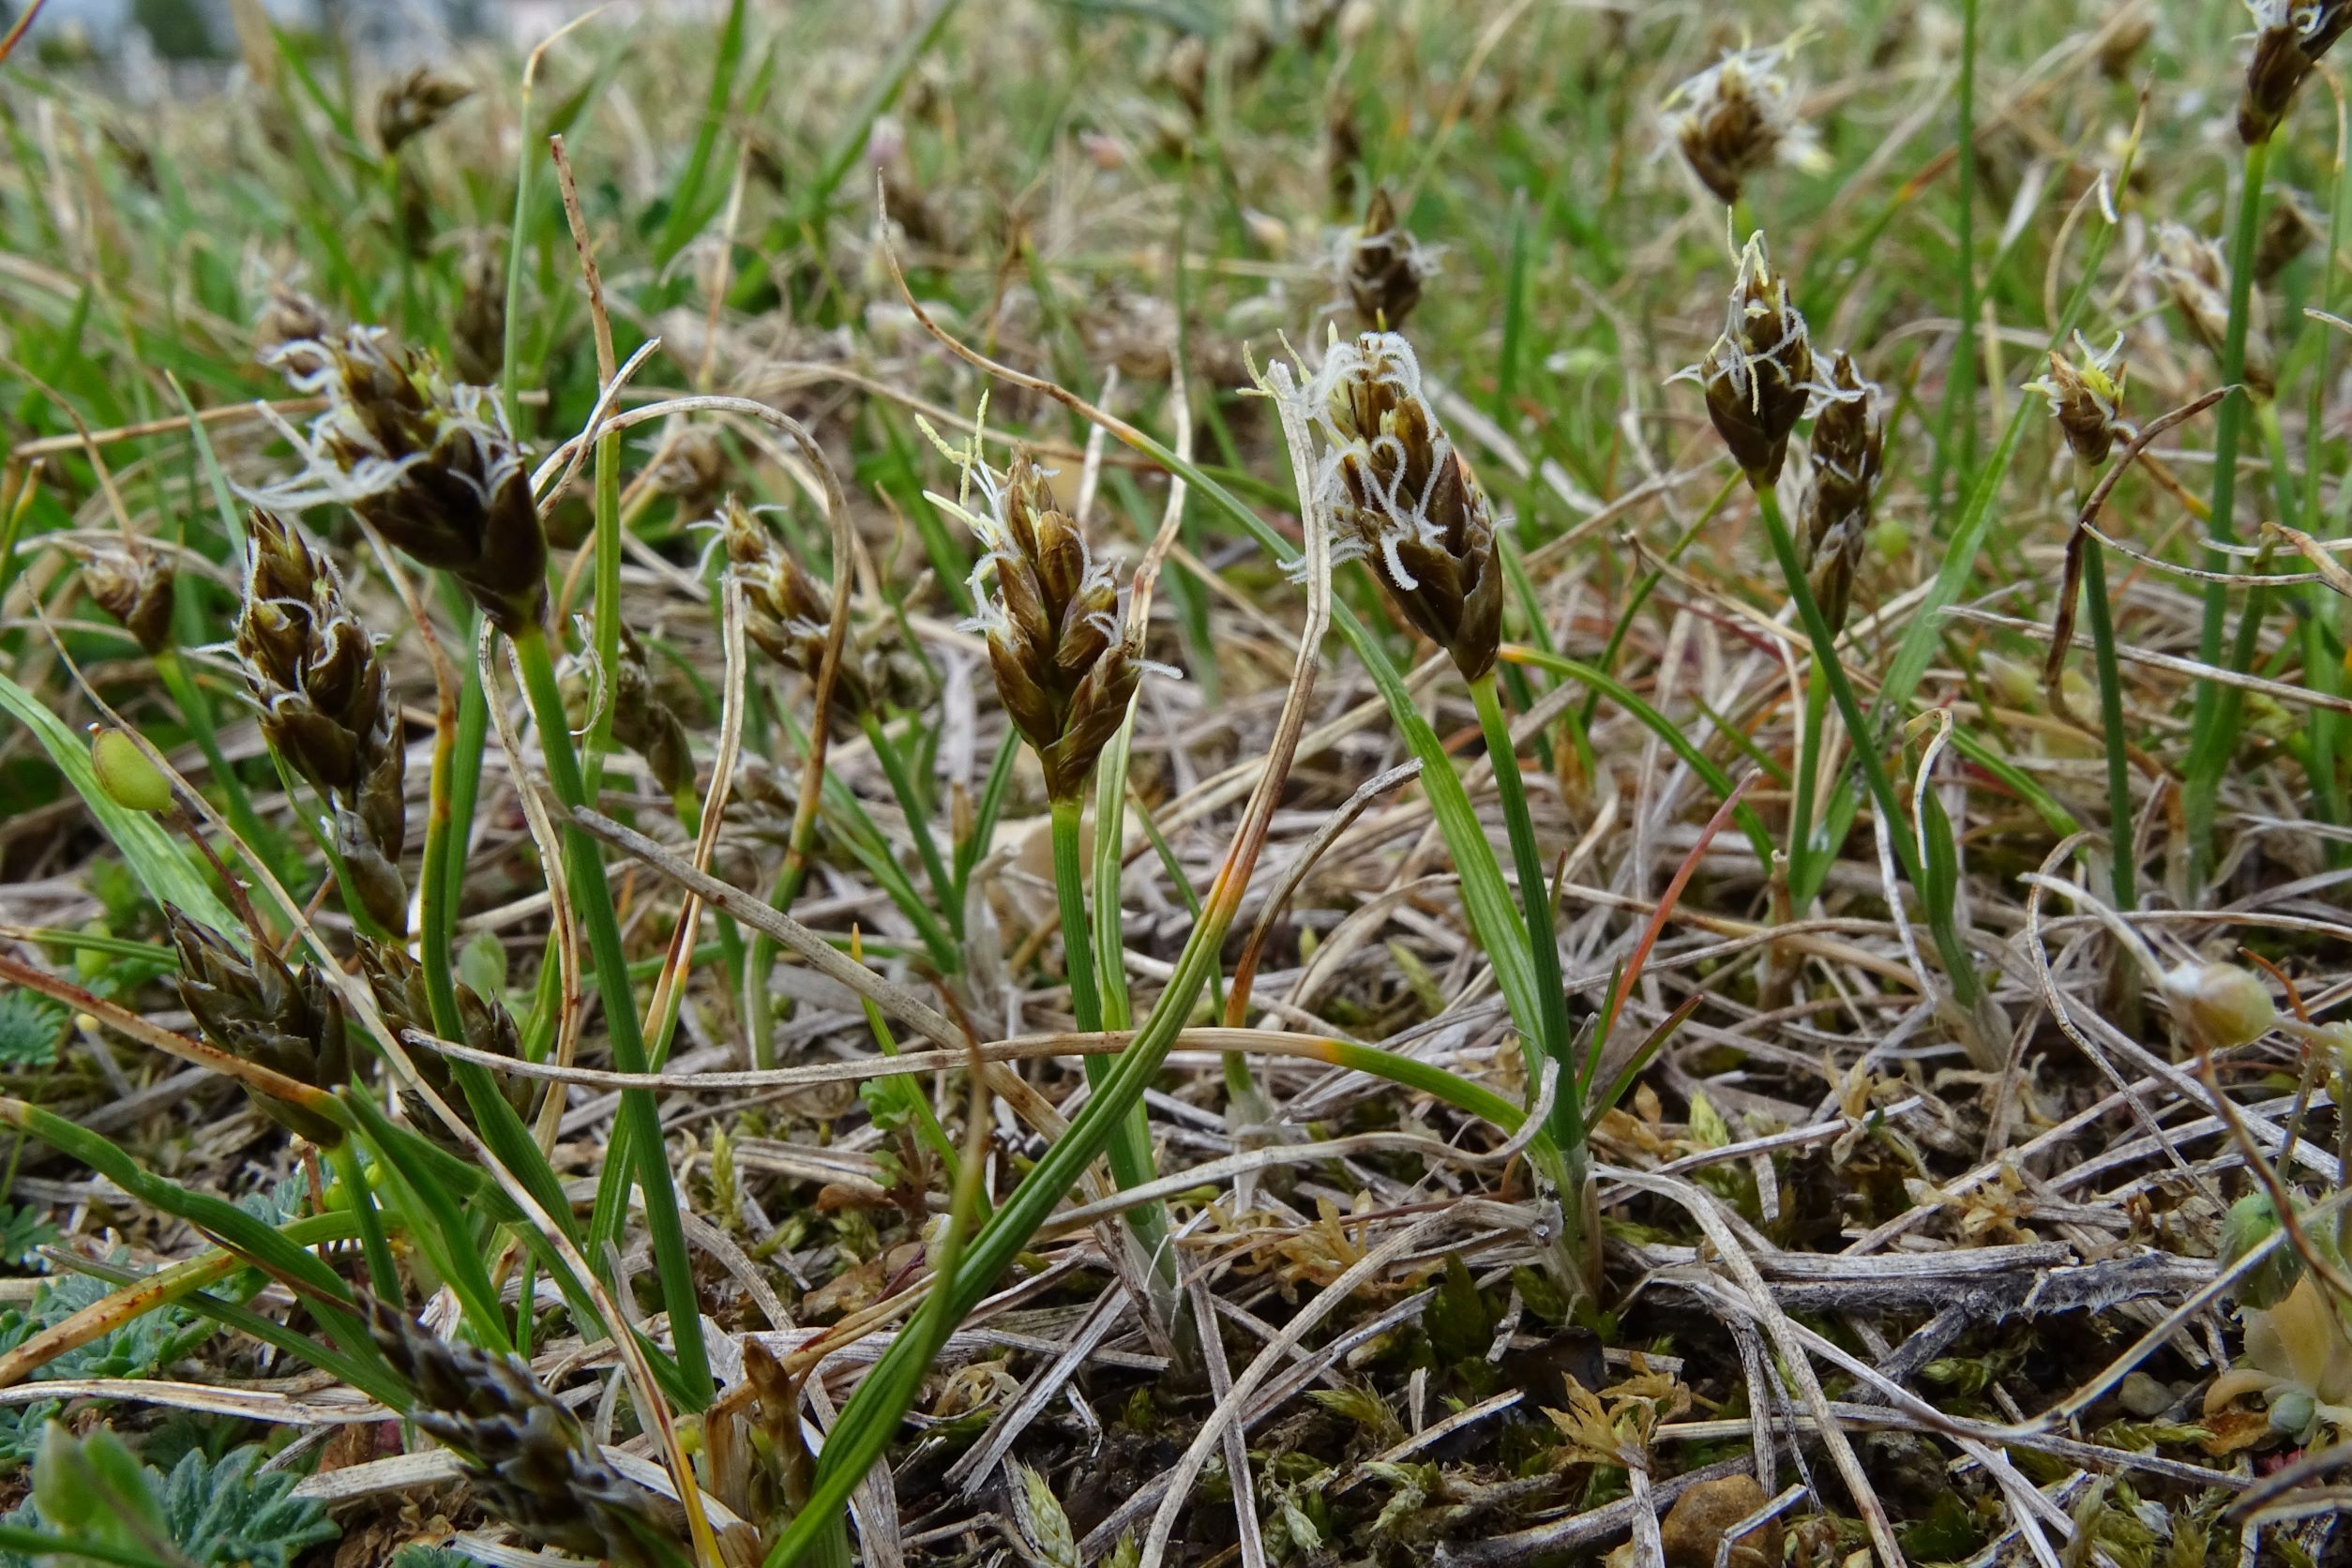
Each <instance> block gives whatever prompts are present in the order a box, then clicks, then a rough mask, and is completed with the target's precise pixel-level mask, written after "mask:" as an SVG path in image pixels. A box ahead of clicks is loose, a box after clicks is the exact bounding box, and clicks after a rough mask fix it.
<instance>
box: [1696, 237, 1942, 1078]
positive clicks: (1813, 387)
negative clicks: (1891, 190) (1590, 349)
mask: <svg viewBox="0 0 2352 1568" xmlns="http://www.w3.org/2000/svg"><path fill="white" fill-rule="evenodd" d="M1739 260H1740V264H1739V271H1738V275H1737V277H1736V278H1735V279H1734V280H1733V283H1732V288H1731V295H1730V301H1729V307H1728V310H1727V315H1726V324H1725V327H1724V331H1723V334H1722V335H1721V336H1720V337H1718V338H1717V339H1715V342H1714V344H1713V346H1712V347H1711V348H1710V349H1709V350H1708V353H1707V354H1706V357H1705V358H1703V359H1702V360H1700V362H1699V363H1698V364H1697V365H1696V366H1695V367H1693V368H1692V369H1689V370H1686V371H1684V372H1682V375H1683V377H1684V378H1686V379H1689V380H1692V381H1696V382H1697V383H1698V384H1699V385H1700V386H1701V387H1702V388H1703V389H1704V391H1705V394H1706V399H1707V413H1708V416H1709V418H1710V419H1711V421H1712V423H1713V425H1714V427H1715V431H1716V434H1717V435H1719V436H1720V437H1721V438H1722V440H1723V443H1724V445H1725V446H1726V449H1728V450H1729V452H1730V453H1731V456H1732V460H1734V461H1736V462H1737V463H1738V464H1739V465H1740V470H1741V473H1742V474H1743V475H1746V477H1747V481H1748V488H1749V490H1751V491H1752V492H1753V493H1754V494H1755V496H1756V510H1757V513H1758V514H1759V516H1760V517H1761V518H1762V520H1763V523H1764V529H1765V535H1766V537H1767V538H1768V540H1769V541H1770V543H1771V545H1772V558H1773V561H1774V563H1775V564H1776V565H1778V566H1779V567H1780V571H1781V578H1782V580H1783V582H1784V583H1785V585H1786V587H1787V593H1788V597H1789V600H1790V602H1791V603H1792V604H1794V606H1795V607H1796V611H1797V619H1798V624H1799V625H1800V626H1802V627H1803V629H1804V632H1805V636H1806V639H1807V641H1809V642H1810V643H1811V645H1812V650H1813V657H1814V668H1815V671H1817V674H1818V676H1819V678H1820V679H1821V681H1822V682H1823V684H1824V685H1826V686H1828V688H1829V694H1830V697H1831V699H1832V701H1834V702H1835V703H1836V706H1837V711H1838V716H1839V717H1840V718H1841V719H1842V720H1843V721H1844V723H1845V725H1846V730H1847V735H1848V736H1849V737H1850V738H1851V741H1852V744H1853V750H1854V757H1855V761H1856V763H1857V765H1858V767H1859V768H1860V770H1861V773H1862V780H1863V783H1864V785H1865V787H1866V788H1867V790H1868V792H1869V795H1870V799H1871V803H1872V805H1873V806H1874V807H1876V808H1877V811H1878V813H1879V817H1880V820H1881V822H1883V823H1884V824H1885V827H1886V831H1887V839H1888V842H1889V844H1890V845H1891V847H1892V852H1893V856H1894V861H1895V864H1896V866H1897V867H1898V868H1899V869H1900V870H1901V873H1902V875H1903V879H1904V881H1905V882H1907V883H1908V884H1909V885H1910V886H1911V887H1912V888H1913V889H1914V890H1916V891H1917V892H1918V893H1919V894H1920V896H1921V898H1922V903H1923V904H1924V905H1925V913H1926V916H1927V920H1928V925H1929V928H1930V930H1931V931H1932V932H1933V934H1934V937H1935V943H1936V949H1937V956H1938V957H1939V958H1940V959H1941V960H1942V963H1943V968H1944V973H1945V978H1946V981H1947V983H1948V984H1949V985H1950V987H1951V988H1952V1000H1953V1002H1954V1003H1956V1005H1957V1007H1958V1009H1959V1011H1960V1012H1961V1013H1962V1014H1963V1015H1964V1016H1967V1017H1970V1018H1972V1017H1973V1015H1974V1014H1975V1012H1976V1011H1977V1008H1978V1002H1979V999H1980V997H1981V996H1982V994H1983V988H1982V987H1981V985H1980V983H1979V981H1978V978H1977V974H1976V970H1975V967H1974V964H1973V962H1972V961H1971V959H1970V958H1969V956H1968V948H1967V946H1966V945H1965V944H1964V943H1963V942H1962V940H1961V937H1960V931H1959V926H1958V923H1957V921H1956V919H1955V917H1954V914H1953V911H1952V907H1951V904H1950V902H1949V901H1948V900H1946V899H1938V898H1937V897H1936V896H1935V890H1934V888H1933V887H1932V886H1931V883H1930V882H1929V878H1928V865H1927V860H1928V856H1927V855H1926V854H1923V853H1922V843H1921V841H1920V840H1918V839H1915V838H1914V837H1913V836H1912V834H1911V833H1910V832H1909V831H1908V830H1907V826H1906V822H1907V814H1906V813H1905V812H1904V810H1903V807H1902V803H1901V800H1900V799H1899V797H1898V796H1897V794H1896V792H1895V788H1894V783H1893V780H1892V778H1891V777H1890V776H1889V775H1888V773H1887V768H1886V763H1885V761H1883V759H1882V758H1881V756H1880V751H1879V741H1878V733H1877V728H1876V726H1875V725H1874V724H1873V723H1872V720H1871V717H1870V716H1869V714H1868V713H1866V712H1865V711H1864V710H1863V708H1862V702H1861V701H1860V699H1858V698H1857V697H1856V696H1855V693H1854V686H1853V681H1852V679H1851V678H1850V677H1849V676H1848V675H1847V671H1846V666H1845V664H1844V662H1843V660H1842V658H1841V657H1840V655H1839V652H1838V645H1837V635H1838V634H1837V627H1836V626H1834V625H1833V624H1832V621H1831V619H1830V616H1829V613H1828V611H1826V610H1825V609H1824V607H1823V602H1822V600H1823V596H1824V595H1825V594H1826V595H1827V596H1829V597H1830V599H1831V602H1832V604H1836V605H1839V607H1840V609H1841V611H1842V603H1841V598H1842V595H1843V592H1844V588H1843V583H1844V582H1846V581H1849V580H1850V566H1847V565H1843V564H1842V561H1841V557H1842V555H1843V549H1844V547H1843V546H1842V544H1841V545H1840V546H1839V548H1838V549H1837V550H1833V551H1832V552H1831V554H1830V555H1829V558H1828V559H1826V560H1825V559H1823V553H1822V550H1821V548H1820V545H1819V543H1818V542H1815V550H1814V560H1813V562H1812V563H1811V566H1812V569H1810V570H1809V569H1808V563H1807V560H1806V556H1805V545H1804V544H1802V543H1801V542H1800V539H1799V537H1798V535H1796V534H1795V533H1794V532H1793V531H1792V530H1791V529H1790V527H1789V524H1788V520H1787V515H1786V514H1785V513H1784V512H1783V510H1782V508H1781V503H1780V481H1781V475H1782V470H1783V468H1784V467H1785V466H1786V464H1787V457H1788V444H1789V438H1790V436H1791V435H1792V434H1794V432H1795V430H1796V428H1797V425H1798V422H1799V421H1800V420H1801V419H1802V418H1803V417H1804V416H1805V415H1807V413H1808V412H1810V411H1811V410H1812V409H1813V407H1814V405H1815V403H1816V400H1824V401H1825V402H1826V406H1827V408H1836V407H1838V406H1840V405H1841V404H1844V405H1847V406H1848V407H1851V406H1852V405H1854V404H1855V403H1856V402H1857V401H1858V400H1866V398H1867V395H1868V394H1867V390H1866V389H1862V388H1839V387H1837V386H1835V385H1828V386H1825V385H1823V384H1821V383H1820V382H1819V381H1818V379H1817V377H1818V370H1817V361H1816V359H1815V357H1814V354H1813V348H1812V342H1811V338H1810V335H1809V333H1808V330H1807V328H1806V325H1805V319H1804V316H1803V314H1802V312H1801V311H1799V309H1797V307H1796V305H1795V303H1794V302H1793V301H1792V300H1791V299H1790V298H1789V293H1788V284H1787V279H1785V278H1784V277H1782V276H1781V275H1780V274H1779V273H1776V272H1774V271H1773V270H1772V264H1771V262H1770V260H1769V259H1768V258H1767V256H1766V253H1765V248H1764V236H1763V235H1762V234H1760V233H1758V234H1752V235H1751V236H1750V237H1749V239H1748V242H1747V244H1746V245H1745V246H1744V247H1743V248H1741V252H1740V259H1739ZM1841 357H1842V356H1841ZM1848 369H1850V367H1848ZM1863 406H1864V407H1865V408H1866V402H1865V403H1864V404H1863ZM1847 416H1848V415H1840V418H1841V419H1843V418H1845V417H1847ZM1822 417H1823V418H1824V419H1827V418H1828V417H1829V415H1828V413H1827V412H1826V410H1825V412H1824V414H1823V416H1822ZM1832 430H1833V431H1834V430H1835V426H1834V425H1833V427H1832ZM1815 439H1816V442H1817V443H1819V442H1820V440H1821V434H1820V431H1819V429H1818V422H1817V426H1816V437H1815ZM1836 445H1850V441H1849V439H1848V438H1846V437H1834V436H1833V449H1834V448H1835V446H1836ZM1823 476H1827V475H1823ZM1828 537H1829V535H1828V533H1827V531H1826V527H1825V531H1824V533H1823V535H1822V538H1823V539H1827V538H1828ZM1817 580H1818V581H1819V584H1820V591H1819V592H1817V588H1816V583H1817ZM1935 847H1936V846H1934V844H1933V843H1932V841H1931V842H1930V843H1929V845H1928V848H1929V849H1931V850H1932V849H1934V848H1935ZM1971 1033H1977V1032H1976V1031H1974V1030H1973V1029H1971Z"/></svg>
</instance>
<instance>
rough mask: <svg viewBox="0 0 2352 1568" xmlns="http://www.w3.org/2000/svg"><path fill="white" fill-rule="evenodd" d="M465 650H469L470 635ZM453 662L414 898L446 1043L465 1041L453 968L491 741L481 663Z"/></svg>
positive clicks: (421, 957) (428, 983)
mask: <svg viewBox="0 0 2352 1568" xmlns="http://www.w3.org/2000/svg"><path fill="white" fill-rule="evenodd" d="M465 619H472V617H471V616H469V617H466V618H465ZM460 624H464V623H463V621H461V622H460ZM466 646H467V647H468V648H469V649H471V648H472V647H473V646H474V640H473V639H472V638H469V639H467V642H466ZM458 662H459V663H460V668H461V671H462V676H461V680H462V684H461V685H460V687H459V691H458V716H457V724H456V726H455V728H454V729H452V730H449V731H445V732H444V733H442V734H441V735H439V736H437V737H435V741H434V745H433V766H432V779H431V791H432V792H431V795H430V801H429V803H428V805H427V807H426V816H425V860H424V868H423V870H422V871H421V872H420V873H419V884H420V885H419V891H418V897H417V902H418V905H419V916H418V918H419V924H420V925H421V927H422V928H423V938H424V940H423V942H421V943H420V944H419V953H418V962H419V964H420V965H421V967H422V968H423V969H424V972H425V991H426V995H427V997H428V998H429V999H430V1003H431V1006H432V1015H433V1033H436V1034H438V1035H440V1036H441V1037H442V1038H443V1039H445V1040H460V1039H463V1038H464V1037H465V1032H464V1026H463V1024H462V1023H461V1022H460V1019H459V1018H458V990H457V983H456V978H455V968H454V966H455V964H456V962H457V930H458V902H459V895H460V892H461V891H462V890H463V887H464V882H465V852H466V842H467V839H468V837H470V835H471V831H472V827H473V822H474V804H475V800H476V798H477V797H478V795H479V793H480V790H481V781H482V753H483V749H484V747H485V746H486V745H487V744H488V742H489V738H490V700H489V698H488V697H487V696H486V695H485V694H484V692H483V690H482V674H481V665H480V663H479V661H478V660H476V659H475V658H473V657H471V656H468V657H465V658H463V659H460V661H458Z"/></svg>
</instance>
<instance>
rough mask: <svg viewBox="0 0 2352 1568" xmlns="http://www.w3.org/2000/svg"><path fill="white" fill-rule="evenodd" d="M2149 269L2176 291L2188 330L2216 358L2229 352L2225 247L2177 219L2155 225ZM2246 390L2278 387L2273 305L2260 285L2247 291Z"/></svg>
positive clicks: (2261, 392)
mask: <svg viewBox="0 0 2352 1568" xmlns="http://www.w3.org/2000/svg"><path fill="white" fill-rule="evenodd" d="M2149 267H2150V269H2151V270H2152V271H2153V272H2154V273H2155V274H2156V276H2157V278H2159V279H2162V280H2163V282H2164V287H2165V288H2166V289H2168V290H2170V291H2171V293H2172V302H2173V304H2174V305H2176V306H2178V307H2179V310H2180V315H2181V319H2182V320H2183V321H2185V322H2187V323H2188V325H2189V330H2190V331H2191V332H2192V333H2194V334H2195V336H2196V339H2197V341H2198V342H2200V343H2203V344H2204V345H2205V347H2206V352H2208V353H2209V354H2212V356H2213V357H2214V358H2215V359H2217V360H2218V359H2222V358H2224V357H2225V355H2224V343H2225V342H2226V340H2227V339H2228V336H2229V264H2228V263H2227V262H2225V261H2224V260H2223V259H2222V248H2221V247H2220V246H2219V245H2216V244H2215V243H2214V242H2213V241H2211V240H2209V239H2207V238H2204V237H2203V236H2202V235H2199V234H2195V233H2194V232H2193V231H2191V230H2189V229H2186V228H2183V227H2182V226H2181V225H2179V224H2178V223H2165V224H2161V225H2159V226H2158V228H2157V230H2156V255H2155V258H2154V259H2153V260H2152V261H2151V262H2150V263H2149ZM2244 374H2245V378H2246V387H2247V390H2249V391H2251V392H2253V393H2254V395H2255V396H2256V397H2259V398H2266V399H2267V398H2269V396H2270V395H2271V394H2272V393H2273V392H2274V391H2276V390H2277V388H2278V363H2277V361H2276V360H2275V359H2274V358H2273V357H2272V355H2271V353H2270V325H2269V309H2267V308H2266V307H2265V306H2264V304H2263V301H2262V295H2261V294H2260V293H2259V292H2257V291H2251V290H2250V291H2248V293H2247V295H2246V363H2245V371H2244Z"/></svg>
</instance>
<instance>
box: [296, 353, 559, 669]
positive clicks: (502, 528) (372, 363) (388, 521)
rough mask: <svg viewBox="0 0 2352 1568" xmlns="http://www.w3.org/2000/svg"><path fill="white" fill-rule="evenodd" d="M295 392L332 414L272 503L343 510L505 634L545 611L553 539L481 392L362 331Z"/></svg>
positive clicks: (516, 451)
mask: <svg viewBox="0 0 2352 1568" xmlns="http://www.w3.org/2000/svg"><path fill="white" fill-rule="evenodd" d="M320 346H321V347H322V348H323V349H324V357H325V360H326V363H325V365H324V368H323V369H320V370H319V371H318V372H317V373H316V374H315V375H313V376H310V377H307V378H304V379H303V380H300V381H297V383H296V384H297V385H300V386H303V387H304V388H305V389H306V390H317V391H323V392H324V393H325V394H326V396H327V400H328V406H327V409H326V412H325V413H324V414H322V415H319V417H318V418H317V419H316V420H315V421H314V422H313V423H312V425H311V427H310V440H309V451H308V456H309V460H310V471H309V473H308V474H306V475H302V476H300V477H299V478H297V479H295V480H294V481H292V482H290V483H288V484H286V485H283V486H279V487H278V488H276V489H274V490H270V491H269V492H267V493H268V496H269V498H270V499H271V500H272V501H273V502H274V503H275V504H277V505H283V506H285V507H286V508H288V509H289V510H291V509H294V508H295V507H300V506H309V505H319V504H321V503H324V502H336V501H339V502H341V503H342V504H343V505H348V506H349V507H350V508H351V509H352V510H353V511H354V513H356V514H357V515H358V516H359V518H360V519H361V520H363V521H365V522H367V523H369V524H370V525H371V526H373V527H375V528H376V529H378V530H379V531H381V532H382V533H383V535H384V537H385V538H387V539H389V540H391V541H392V543H394V544H395V545H398V546H399V547H400V549H402V550H406V551H407V552H408V553H409V554H411V555H413V556H415V558H416V559H417V560H418V561H419V562H421V563H423V564H424V565H427V566H430V567H433V568H436V569H438V570H441V571H445V572H447V573H448V574H449V575H450V576H451V577H453V578H455V579H456V580H457V581H458V583H459V584H460V586H461V587H463V588H464V589H465V591H466V592H467V593H468V594H469V595H470V596H472V597H473V599H474V602H475V604H477V605H479V606H480V607H481V609H482V613H483V614H484V615H486V616H488V617H489V618H490V622H491V624H492V625H494V626H497V627H498V628H499V629H500V630H501V631H504V632H506V633H508V634H509V635H511V634H513V633H515V632H517V631H520V630H521V629H522V628H524V627H526V626H532V625H535V623H536V622H537V620H538V618H539V614H540V611H542V609H544V608H545V606H546V603H547V531H546V529H545V528H544V527H543V526H542V524H541V522H540V520H539V509H538V505H537V503H536V502H535V500H533V498H532V494H531V477H530V473H529V470H528V467H527V466H526V465H525V463H524V461H523V455H522V449H521V447H520V445H517V443H516V441H515V439H514V437H513V435H512V434H510V433H509V432H508V430H507V429H506V425H505V415H503V414H502V413H501V412H500V411H499V408H498V404H497V400H495V399H494V398H492V397H490V396H489V395H488V393H487V392H486V391H485V389H484V388H481V387H478V386H471V385H466V384H451V383H450V382H449V380H448V378H447V377H446V376H445V375H444V374H443V373H442V371H441V369H440V367H439V365H438V364H437V363H436V362H435V361H434V360H433V358H432V357H431V356H430V354H422V353H419V352H417V351H415V350H411V351H407V352H405V353H404V352H401V351H400V350H398V349H395V348H392V347H389V346H388V345H387V343H386V342H385V339H384V335H383V334H382V333H381V332H377V331H369V330H367V329H364V328H359V327H354V328H352V329H350V330H349V331H347V332H345V333H344V334H343V335H342V337H341V338H340V339H336V340H335V341H333V342H330V343H326V344H323V345H320Z"/></svg>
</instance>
